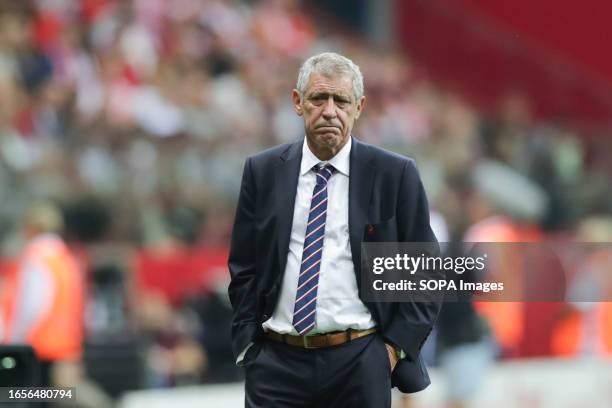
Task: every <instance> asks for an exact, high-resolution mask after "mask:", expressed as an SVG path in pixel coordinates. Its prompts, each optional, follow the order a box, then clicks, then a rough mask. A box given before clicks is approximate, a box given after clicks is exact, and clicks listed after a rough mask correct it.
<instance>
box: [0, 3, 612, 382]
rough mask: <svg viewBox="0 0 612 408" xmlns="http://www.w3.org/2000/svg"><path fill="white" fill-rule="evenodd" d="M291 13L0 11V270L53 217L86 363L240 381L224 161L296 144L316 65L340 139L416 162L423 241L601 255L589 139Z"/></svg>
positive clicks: (601, 166)
mask: <svg viewBox="0 0 612 408" xmlns="http://www.w3.org/2000/svg"><path fill="white" fill-rule="evenodd" d="M306 3H307V2H300V1H297V0H259V1H255V0H251V1H249V0H124V1H119V0H81V1H76V0H74V1H71V0H40V1H35V0H30V1H19V2H15V1H10V0H5V1H1V2H0V202H2V205H1V206H0V243H1V245H2V249H3V252H2V257H3V258H5V259H11V258H12V257H16V256H17V255H18V254H19V251H20V248H21V247H22V243H23V242H22V241H23V237H22V236H21V235H20V231H21V228H22V225H21V221H20V220H22V219H23V214H24V209H25V208H27V207H28V206H29V204H30V203H31V202H33V201H35V200H40V199H45V200H51V201H52V202H54V203H55V204H57V205H58V206H59V207H60V208H61V209H62V211H63V214H64V218H65V229H64V236H65V238H66V239H67V241H68V243H69V244H70V245H71V247H72V248H74V250H75V252H76V253H78V254H79V257H80V259H81V261H82V262H83V263H84V264H86V265H88V266H87V270H88V274H87V285H86V286H87V287H88V288H89V289H88V290H89V292H88V293H89V296H88V298H89V300H86V305H87V306H86V311H85V321H86V334H85V336H86V338H88V339H89V341H90V342H91V343H92V344H93V345H92V348H94V349H95V348H96V347H98V349H97V350H98V352H99V353H102V354H100V355H106V354H103V353H110V351H108V350H103V351H100V350H99V349H102V348H104V347H106V346H105V344H108V343H111V342H112V341H114V342H115V343H114V344H124V345H125V344H128V343H129V338H130V336H129V335H131V336H132V338H136V339H138V341H141V340H142V339H143V338H144V339H147V340H146V350H147V356H146V365H147V367H148V368H147V371H146V373H145V374H143V378H144V380H143V382H142V383H146V384H147V385H149V386H168V385H173V384H180V383H190V382H195V383H198V382H201V381H205V380H207V379H208V380H210V381H217V380H218V381H223V380H231V379H237V378H239V377H240V373H239V372H238V371H236V370H235V369H234V368H233V362H232V361H231V354H229V352H228V350H227V339H228V338H227V336H229V332H227V330H228V329H227V328H226V325H227V321H228V320H227V319H228V318H229V317H228V316H229V315H228V313H229V312H228V305H227V303H226V300H225V298H224V295H223V293H224V286H223V285H224V278H227V275H226V271H225V269H224V267H225V266H224V262H225V261H224V259H223V258H224V256H225V251H226V247H227V244H228V240H229V234H230V230H231V223H232V218H233V214H234V205H235V201H236V198H237V195H238V190H239V183H240V177H241V174H242V163H243V160H244V159H245V157H246V156H247V155H249V154H252V153H254V152H256V151H259V150H262V149H264V148H266V147H269V146H272V145H274V144H278V143H283V142H287V141H292V140H295V139H297V138H299V137H301V136H302V135H303V124H302V122H301V120H300V118H299V117H297V116H296V115H295V113H294V112H293V107H292V105H291V98H290V91H291V89H292V88H293V87H294V85H295V81H296V78H297V71H298V69H299V66H300V64H301V62H302V61H303V59H304V58H305V57H307V56H309V55H311V54H313V53H316V52H319V51H323V50H335V51H338V52H341V53H343V54H345V55H347V56H349V57H350V58H351V59H353V60H354V61H355V62H356V63H357V64H358V65H360V67H361V69H362V71H363V73H364V78H365V86H366V92H365V94H366V97H367V103H366V109H365V111H364V115H363V116H362V118H361V119H360V121H359V122H358V123H357V127H356V129H355V132H354V134H355V136H357V137H359V138H361V139H363V140H365V141H367V142H371V143H373V144H376V145H380V146H383V147H385V148H388V149H391V150H395V151H397V152H399V153H402V154H406V155H408V156H411V157H414V158H415V159H416V160H417V164H418V166H419V169H420V172H421V175H422V177H423V179H424V182H425V184H426V188H427V191H428V195H429V199H430V203H431V205H432V208H433V209H434V211H435V213H434V218H433V219H434V221H435V222H436V223H438V224H437V228H438V229H437V232H438V237H439V238H440V240H441V241H460V240H463V239H465V237H466V234H468V236H475V235H476V236H479V237H481V238H479V239H480V240H486V239H487V238H486V235H485V238H484V239H483V238H482V235H481V234H482V233H483V229H482V226H483V225H484V226H490V221H491V220H497V221H499V220H500V219H501V218H500V217H503V219H504V222H505V224H504V225H507V226H508V225H509V226H512V227H516V228H517V231H525V229H524V228H527V226H528V228H529V231H530V232H529V233H530V234H533V233H534V232H533V231H537V236H538V237H550V236H554V237H556V238H557V239H565V240H574V239H576V240H583V241H603V242H606V241H611V240H612V221H611V218H610V217H611V214H612V189H611V188H610V175H611V174H612V160H610V158H611V157H612V138H610V137H609V136H605V132H604V131H602V130H601V129H594V128H590V129H587V128H584V127H581V128H580V127H577V126H574V125H573V124H572V122H571V120H568V119H567V118H564V119H557V120H550V119H543V118H536V117H533V115H532V113H531V110H530V106H529V100H528V99H527V98H525V97H524V96H523V95H522V94H521V92H520V89H513V90H511V91H509V92H508V94H507V95H506V96H505V97H504V98H502V99H501V100H500V101H499V104H498V105H497V106H492V107H486V108H483V107H475V106H473V105H471V104H470V103H469V102H467V101H466V100H464V99H463V98H462V96H461V95H459V94H456V93H454V92H453V91H451V90H449V89H447V88H444V87H442V86H440V85H437V84H436V82H435V81H433V80H432V79H431V78H430V76H429V75H428V73H427V71H426V70H425V69H424V68H423V67H420V66H418V64H415V63H413V61H411V60H410V58H409V56H406V55H405V54H404V53H402V52H400V51H398V50H396V49H393V48H391V49H389V48H384V47H383V48H381V47H375V46H373V45H371V44H369V43H368V41H366V40H365V39H364V38H362V37H361V36H360V35H358V34H357V33H356V32H354V31H352V30H350V29H347V27H344V26H341V25H340V24H337V23H335V20H334V19H333V18H331V17H330V16H325V15H324V14H322V13H320V12H317V11H316V10H310V9H308V8H307V5H306ZM487 222H489V223H487ZM483 223H484V224H483ZM529 236H530V237H533V235H529ZM519 237H521V236H520V235H517V236H514V238H513V239H516V240H520V238H519ZM504 238H507V235H503V234H501V236H498V237H496V238H494V239H490V240H503V239H504ZM215 257H216V258H215ZM212 258H214V260H212V261H211V259H212ZM153 269H156V270H157V272H156V273H157V275H156V276H157V278H151V276H150V274H152V273H153V272H149V271H152V270H153ZM183 271H185V276H186V275H189V276H190V278H189V279H186V280H184V281H183V282H184V284H183V285H180V282H181V276H182V273H183ZM204 275H205V276H204ZM176 281H178V282H179V284H177V282H176ZM172 285H174V286H173V287H172V288H171V289H168V286H172ZM176 285H178V286H177V287H175V286H176ZM135 293H137V296H136V295H134V294H135ZM202 293H205V294H206V295H205V296H202ZM126 310H127V311H130V312H129V313H128V312H126ZM126 333H127V334H129V335H126ZM119 334H120V335H119ZM104 336H106V337H104ZM118 338H120V340H117V339H118ZM101 339H112V341H111V340H107V341H106V343H105V341H103V340H101ZM202 345H204V347H202ZM507 346H508V347H510V348H511V347H512V344H509V345H507ZM515 346H516V345H515ZM517 347H518V346H517ZM136 348H137V347H136ZM136 354H137V353H136ZM520 354H521V353H520V352H517V351H516V350H515V351H514V352H510V353H509V355H515V356H516V355H520ZM92 356H93V357H91V356H90V357H91V359H92V361H98V362H99V360H100V359H102V360H103V358H101V357H96V356H97V355H94V354H92ZM219 373H222V374H219ZM142 383H141V384H142Z"/></svg>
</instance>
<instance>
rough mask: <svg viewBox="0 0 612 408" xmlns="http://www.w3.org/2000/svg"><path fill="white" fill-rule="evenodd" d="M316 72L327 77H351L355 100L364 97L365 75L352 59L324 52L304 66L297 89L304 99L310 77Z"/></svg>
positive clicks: (305, 62)
mask: <svg viewBox="0 0 612 408" xmlns="http://www.w3.org/2000/svg"><path fill="white" fill-rule="evenodd" d="M313 72H316V73H318V74H321V75H324V76H326V77H336V76H345V75H350V76H351V80H352V81H353V95H354V96H355V99H359V98H361V97H362V96H363V75H361V71H360V70H359V67H358V66H357V65H356V64H355V63H354V62H353V61H351V60H350V59H348V58H346V57H345V56H343V55H340V54H337V53H335V52H324V53H321V54H317V55H313V56H312V57H310V58H308V59H307V60H306V61H304V64H302V67H301V68H300V73H299V74H298V80H297V84H296V88H297V90H298V92H299V93H300V96H301V97H304V93H305V92H306V87H307V86H308V81H309V80H310V75H311V74H312V73H313Z"/></svg>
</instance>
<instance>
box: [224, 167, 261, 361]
mask: <svg viewBox="0 0 612 408" xmlns="http://www.w3.org/2000/svg"><path fill="white" fill-rule="evenodd" d="M255 195H256V186H255V182H254V179H253V174H252V164H251V160H250V159H247V161H246V163H245V165H244V172H243V175H242V183H241V187H240V196H239V198H238V207H237V209H236V217H235V220H234V227H233V230H232V239H231V244H230V252H229V259H228V267H229V271H230V275H231V281H230V285H229V289H228V292H229V297H230V301H231V303H232V308H233V316H232V348H233V351H234V357H238V356H239V355H240V353H241V352H242V351H244V350H245V348H246V347H247V346H248V345H249V344H250V343H251V342H252V341H253V339H254V338H255V335H256V333H257V330H258V327H257V326H258V323H257V317H256V312H255V311H256V307H257V299H256V296H255V293H256V290H255V289H256V285H257V282H256V274H255V269H256V268H255V262H256V251H255V205H256V203H255Z"/></svg>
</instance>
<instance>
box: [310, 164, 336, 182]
mask: <svg viewBox="0 0 612 408" xmlns="http://www.w3.org/2000/svg"><path fill="white" fill-rule="evenodd" d="M313 170H314V171H315V173H317V184H323V185H324V184H327V182H328V181H329V179H330V178H331V176H333V175H334V173H335V172H336V169H335V167H334V166H332V165H331V164H326V165H325V166H320V167H319V166H314V167H313Z"/></svg>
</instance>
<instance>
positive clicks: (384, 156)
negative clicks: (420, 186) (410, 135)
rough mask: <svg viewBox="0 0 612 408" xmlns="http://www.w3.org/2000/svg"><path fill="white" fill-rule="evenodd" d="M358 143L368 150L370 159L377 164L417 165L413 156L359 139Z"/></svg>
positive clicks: (384, 165) (386, 165) (394, 165)
mask: <svg viewBox="0 0 612 408" xmlns="http://www.w3.org/2000/svg"><path fill="white" fill-rule="evenodd" d="M358 143H359V144H360V148H363V149H364V150H365V151H367V155H368V156H369V160H371V161H373V162H374V164H376V165H377V166H378V165H381V166H383V167H389V166H390V167H404V166H406V165H408V166H409V167H410V166H413V167H416V163H415V160H414V159H413V158H411V157H408V156H404V155H402V154H399V153H395V152H392V151H390V150H386V149H383V148H382V147H378V146H374V145H371V144H369V143H365V142H362V141H359V142H358Z"/></svg>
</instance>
